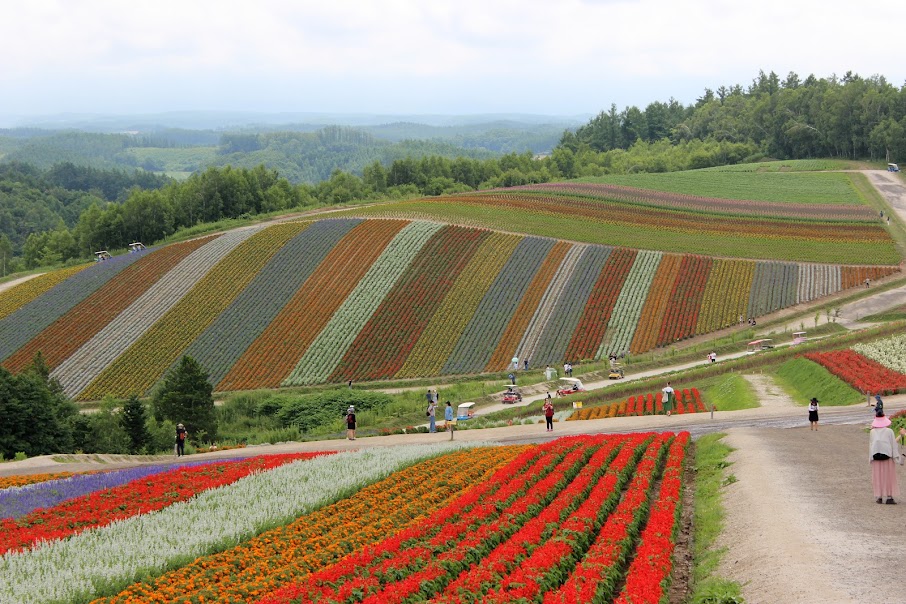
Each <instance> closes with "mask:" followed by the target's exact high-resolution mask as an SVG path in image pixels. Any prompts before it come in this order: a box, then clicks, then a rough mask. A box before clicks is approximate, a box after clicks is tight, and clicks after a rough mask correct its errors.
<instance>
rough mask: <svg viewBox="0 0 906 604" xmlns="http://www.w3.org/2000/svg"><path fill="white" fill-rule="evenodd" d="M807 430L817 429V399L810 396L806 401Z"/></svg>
mask: <svg viewBox="0 0 906 604" xmlns="http://www.w3.org/2000/svg"><path fill="white" fill-rule="evenodd" d="M808 421H809V430H814V431H815V432H817V431H818V399H816V398H815V397H812V400H810V401H809V403H808Z"/></svg>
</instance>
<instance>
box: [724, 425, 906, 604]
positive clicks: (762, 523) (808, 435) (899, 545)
mask: <svg viewBox="0 0 906 604" xmlns="http://www.w3.org/2000/svg"><path fill="white" fill-rule="evenodd" d="M866 423H867V422H866ZM725 442H726V443H727V444H728V445H730V446H732V447H734V448H735V449H736V451H734V452H733V453H732V454H731V456H730V461H731V462H732V464H733V465H732V466H731V467H730V470H729V471H730V472H732V475H733V476H734V477H735V478H736V479H737V480H736V482H734V483H732V484H730V485H729V486H727V487H726V488H725V492H724V506H725V508H726V512H727V514H726V524H725V527H724V530H723V532H722V533H721V536H720V538H719V539H718V544H717V545H718V546H719V547H725V548H727V552H726V554H725V556H724V558H723V560H722V564H721V567H720V569H719V574H720V576H723V577H726V578H728V579H733V580H736V581H738V582H740V584H742V593H743V596H744V597H745V599H746V601H747V602H749V603H750V604H760V603H764V604H771V603H775V602H784V603H802V604H806V603H811V602H815V603H818V602H821V603H828V602H833V603H835V604H846V603H850V602H851V603H862V602H902V601H903V594H902V586H901V585H899V584H898V582H897V581H895V580H894V579H893V577H894V576H895V574H894V572H893V569H895V568H897V567H898V566H899V563H900V562H901V561H902V560H904V559H906V558H904V556H906V542H904V539H903V537H904V536H906V531H904V514H906V508H904V506H903V505H878V504H877V503H875V501H874V498H873V497H872V491H871V475H870V471H869V462H868V435H867V432H866V430H865V428H864V427H863V426H852V425H846V426H820V427H819V430H818V431H817V432H813V431H810V430H809V429H808V428H807V427H803V428H793V429H774V428H740V429H733V430H730V431H728V435H727V437H726V439H725ZM898 474H899V478H900V481H901V482H902V481H903V480H906V475H904V472H903V469H902V467H898ZM901 503H906V502H901Z"/></svg>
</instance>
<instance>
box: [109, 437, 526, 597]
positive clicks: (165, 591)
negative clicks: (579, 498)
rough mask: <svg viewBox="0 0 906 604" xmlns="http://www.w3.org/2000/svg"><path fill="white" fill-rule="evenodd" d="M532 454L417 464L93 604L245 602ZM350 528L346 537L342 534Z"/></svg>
mask: <svg viewBox="0 0 906 604" xmlns="http://www.w3.org/2000/svg"><path fill="white" fill-rule="evenodd" d="M537 455H538V453H537V451H536V448H535V447H526V446H504V447H485V448H478V449H471V450H469V451H454V452H451V453H449V454H448V455H442V456H440V457H438V458H436V459H429V460H426V461H423V462H420V463H417V464H415V465H413V466H411V467H409V468H406V469H404V470H401V471H399V472H396V473H394V474H392V475H390V476H389V477H387V478H385V479H383V480H381V481H379V482H376V483H374V484H372V485H369V486H366V487H364V488H362V489H361V490H359V491H358V492H356V493H355V494H353V495H352V496H351V497H349V498H347V499H342V500H340V501H338V502H336V503H333V504H331V505H328V506H326V507H324V508H321V509H320V510H317V511H315V512H312V513H310V514H306V515H303V516H300V517H299V518H297V519H294V520H293V521H292V522H290V523H289V524H287V525H285V526H281V527H278V528H275V529H273V530H270V531H267V532H265V533H263V534H261V535H259V536H257V537H255V538H253V539H250V540H248V541H245V542H243V543H241V544H239V545H237V546H236V547H233V548H230V549H227V550H225V551H223V552H221V553H217V554H212V555H207V556H202V557H200V558H198V559H196V560H195V561H193V562H191V563H190V564H187V565H186V566H183V567H182V568H179V569H176V570H173V571H170V572H168V573H165V574H164V575H162V576H161V577H159V578H157V579H155V580H153V581H148V582H141V583H135V584H134V585H131V586H130V587H128V588H127V589H125V590H123V591H122V592H121V593H119V594H117V595H116V596H113V597H110V598H104V599H102V600H97V602H96V604H101V603H102V602H103V603H106V604H114V603H116V604H120V603H125V602H131V603H133V604H140V603H144V602H147V603H151V602H160V601H169V600H173V599H176V598H184V600H183V601H184V602H192V603H200V602H201V601H202V599H203V598H204V599H209V598H210V597H211V594H212V593H213V592H214V591H216V593H217V597H218V599H219V600H220V601H224V602H247V601H254V600H255V599H257V598H259V597H261V596H263V595H264V594H266V593H269V592H271V591H272V590H274V589H277V588H280V587H282V586H284V585H286V584H288V583H291V582H293V581H295V580H298V579H301V578H303V577H304V576H306V575H307V574H309V573H311V572H313V571H315V570H318V569H320V568H324V567H326V566H329V565H330V564H333V563H335V562H337V561H338V560H339V559H340V558H342V557H343V556H345V555H347V554H350V553H352V552H353V551H354V550H357V549H360V548H362V547H365V546H369V545H372V544H374V543H377V542H378V541H380V540H382V539H384V538H385V537H386V535H387V533H388V532H393V531H397V530H403V529H405V528H407V527H409V526H411V525H413V524H415V523H418V522H421V521H423V520H424V519H425V518H427V517H428V516H429V515H430V514H431V513H433V512H434V511H436V510H438V509H440V508H442V507H443V506H445V505H447V504H448V503H449V502H450V501H452V500H453V499H455V498H456V497H458V496H459V495H461V493H462V492H464V491H466V490H468V489H470V488H473V487H474V486H475V485H478V484H482V483H484V482H486V481H487V480H490V479H492V477H493V476H494V475H495V473H497V472H498V471H499V470H500V468H502V467H504V466H506V467H513V466H514V465H515V466H516V467H521V466H522V465H524V464H525V461H526V460H527V459H533V458H535V457H536V456H537ZM353 526H354V527H356V528H355V530H350V527H353Z"/></svg>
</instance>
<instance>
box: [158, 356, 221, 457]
mask: <svg viewBox="0 0 906 604" xmlns="http://www.w3.org/2000/svg"><path fill="white" fill-rule="evenodd" d="M213 391H214V387H213V386H211V384H210V382H208V374H207V373H205V371H204V369H202V367H201V365H199V364H198V361H196V360H195V359H193V358H192V357H189V356H184V357H183V358H182V360H181V361H180V362H179V365H177V366H176V367H174V368H173V369H171V370H170V371H169V372H167V375H166V376H164V381H163V384H161V386H160V388H159V389H158V390H157V392H155V394H154V397H153V398H152V405H153V408H154V416H155V418H156V419H157V420H158V421H161V420H164V419H168V420H170V421H172V422H173V423H181V424H184V425H185V427H186V430H188V432H189V436H190V438H193V439H195V440H208V441H211V440H213V439H214V437H215V435H216V433H217V418H216V417H215V415H214V397H213V396H212V395H211V394H212V392H213Z"/></svg>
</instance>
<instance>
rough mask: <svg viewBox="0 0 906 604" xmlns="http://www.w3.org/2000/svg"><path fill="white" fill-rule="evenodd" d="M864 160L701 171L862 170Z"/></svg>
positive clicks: (794, 161) (784, 162) (763, 164)
mask: <svg viewBox="0 0 906 604" xmlns="http://www.w3.org/2000/svg"><path fill="white" fill-rule="evenodd" d="M865 168H866V164H865V163H864V162H858V161H851V160H847V159H788V160H777V161H764V162H758V163H753V164H736V165H733V166H716V167H714V168H705V169H704V170H703V171H714V172H821V171H825V170H862V169H865Z"/></svg>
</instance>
